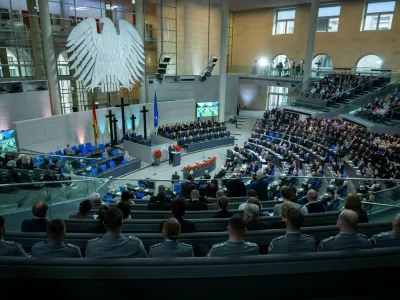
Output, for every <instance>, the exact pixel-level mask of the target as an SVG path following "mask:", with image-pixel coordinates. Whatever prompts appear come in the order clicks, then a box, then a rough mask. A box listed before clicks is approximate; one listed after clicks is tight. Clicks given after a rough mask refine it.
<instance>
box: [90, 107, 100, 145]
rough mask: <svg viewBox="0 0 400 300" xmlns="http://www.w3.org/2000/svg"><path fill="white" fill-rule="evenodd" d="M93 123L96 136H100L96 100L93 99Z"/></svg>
mask: <svg viewBox="0 0 400 300" xmlns="http://www.w3.org/2000/svg"><path fill="white" fill-rule="evenodd" d="M92 113H93V115H92V124H93V130H94V138H95V139H98V138H99V126H98V125H97V116H96V107H95V106H94V100H92Z"/></svg>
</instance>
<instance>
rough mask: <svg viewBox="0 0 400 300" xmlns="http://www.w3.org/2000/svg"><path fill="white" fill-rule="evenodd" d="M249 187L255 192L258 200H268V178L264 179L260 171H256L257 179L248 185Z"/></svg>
mask: <svg viewBox="0 0 400 300" xmlns="http://www.w3.org/2000/svg"><path fill="white" fill-rule="evenodd" d="M250 188H251V189H252V190H255V191H256V192H257V196H258V200H260V201H267V200H268V180H266V179H264V174H263V173H262V172H261V171H259V172H257V180H256V181H255V182H253V183H252V184H251V185H250Z"/></svg>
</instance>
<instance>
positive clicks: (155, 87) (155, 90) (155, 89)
mask: <svg viewBox="0 0 400 300" xmlns="http://www.w3.org/2000/svg"><path fill="white" fill-rule="evenodd" d="M156 92H157V81H156V82H155V85H154V93H156ZM154 100H155V99H154ZM155 129H156V135H157V127H155Z"/></svg>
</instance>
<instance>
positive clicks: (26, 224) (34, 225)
mask: <svg viewBox="0 0 400 300" xmlns="http://www.w3.org/2000/svg"><path fill="white" fill-rule="evenodd" d="M48 210H49V207H48V205H47V203H46V202H44V201H39V202H37V203H36V204H34V205H33V206H32V215H33V219H29V220H23V221H22V225H21V231H22V232H46V231H47V223H48V221H47V212H48Z"/></svg>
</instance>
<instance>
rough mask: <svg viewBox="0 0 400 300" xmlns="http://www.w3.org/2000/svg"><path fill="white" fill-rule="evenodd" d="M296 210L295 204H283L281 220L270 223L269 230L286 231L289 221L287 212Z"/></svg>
mask: <svg viewBox="0 0 400 300" xmlns="http://www.w3.org/2000/svg"><path fill="white" fill-rule="evenodd" d="M292 208H294V205H293V202H287V201H286V202H283V203H282V206H281V220H280V221H273V222H270V223H269V229H285V228H286V221H287V212H288V211H289V210H290V209H292Z"/></svg>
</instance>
